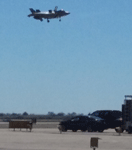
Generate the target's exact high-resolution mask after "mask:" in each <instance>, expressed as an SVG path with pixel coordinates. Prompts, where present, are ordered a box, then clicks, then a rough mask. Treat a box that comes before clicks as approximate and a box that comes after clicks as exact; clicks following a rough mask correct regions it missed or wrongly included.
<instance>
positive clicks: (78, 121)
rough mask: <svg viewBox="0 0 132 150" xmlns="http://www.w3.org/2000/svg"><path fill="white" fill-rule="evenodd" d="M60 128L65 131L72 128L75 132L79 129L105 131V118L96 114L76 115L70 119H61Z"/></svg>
mask: <svg viewBox="0 0 132 150" xmlns="http://www.w3.org/2000/svg"><path fill="white" fill-rule="evenodd" d="M58 129H59V130H60V131H63V132H66V131H67V130H72V131H73V132H76V131H77V130H81V131H86V130H88V132H92V131H98V132H103V130H104V120H103V119H101V118H99V117H95V116H76V117H73V118H71V119H69V120H66V121H61V122H60V123H59V126H58Z"/></svg>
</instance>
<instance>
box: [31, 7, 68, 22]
mask: <svg viewBox="0 0 132 150" xmlns="http://www.w3.org/2000/svg"><path fill="white" fill-rule="evenodd" d="M30 11H31V12H32V14H29V15H28V17H31V16H32V17H34V19H38V20H40V21H43V18H44V19H47V22H49V19H54V18H60V19H59V21H61V17H64V16H67V15H69V14H70V13H69V12H68V11H64V10H63V9H61V10H58V11H57V7H55V10H49V11H45V12H41V11H40V10H38V9H37V10H36V11H35V10H34V9H32V8H30Z"/></svg>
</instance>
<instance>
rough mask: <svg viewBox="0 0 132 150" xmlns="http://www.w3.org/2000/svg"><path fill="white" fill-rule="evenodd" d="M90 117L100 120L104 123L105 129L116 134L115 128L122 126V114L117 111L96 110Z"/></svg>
mask: <svg viewBox="0 0 132 150" xmlns="http://www.w3.org/2000/svg"><path fill="white" fill-rule="evenodd" d="M90 115H91V116H96V117H100V118H102V119H103V120H104V121H105V123H106V127H105V128H106V129H109V128H112V129H115V131H116V132H117V129H116V127H121V126H122V112H121V111H119V110H97V111H95V112H93V113H92V114H90ZM122 132H123V130H122Z"/></svg>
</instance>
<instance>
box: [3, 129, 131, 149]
mask: <svg viewBox="0 0 132 150" xmlns="http://www.w3.org/2000/svg"><path fill="white" fill-rule="evenodd" d="M91 137H99V138H101V140H99V148H98V150H132V144H131V143H132V135H131V134H127V133H125V132H124V133H122V134H121V136H119V134H118V133H116V132H115V130H113V129H109V130H105V131H104V132H103V133H98V132H91V133H90V132H81V131H78V132H72V131H68V132H62V134H60V132H59V130H58V129H57V128H33V129H32V132H29V131H26V129H22V130H21V131H20V130H19V129H16V131H13V129H8V128H6V129H5V128H4V129H2V128H1V129H0V150H92V148H90V139H91Z"/></svg>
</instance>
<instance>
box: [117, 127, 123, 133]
mask: <svg viewBox="0 0 132 150" xmlns="http://www.w3.org/2000/svg"><path fill="white" fill-rule="evenodd" d="M115 131H116V132H117V133H119V132H120V133H123V131H124V129H122V128H120V131H119V129H118V128H115Z"/></svg>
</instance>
